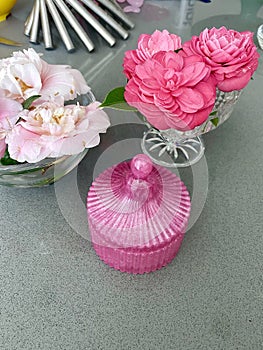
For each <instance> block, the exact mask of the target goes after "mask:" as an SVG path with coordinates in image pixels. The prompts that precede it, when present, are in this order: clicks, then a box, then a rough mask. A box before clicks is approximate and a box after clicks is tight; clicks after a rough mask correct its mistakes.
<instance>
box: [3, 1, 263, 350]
mask: <svg viewBox="0 0 263 350" xmlns="http://www.w3.org/2000/svg"><path fill="white" fill-rule="evenodd" d="M32 3H33V1H25V0H24V1H21V0H20V1H18V2H17V4H16V6H15V8H14V10H13V15H12V17H10V18H9V19H8V21H6V22H2V23H0V33H1V36H9V37H12V38H13V39H15V40H20V41H23V42H24V47H28V46H29V43H28V40H27V38H26V37H24V36H23V33H22V32H23V21H24V20H25V17H26V15H27V13H28V12H29V10H30V7H31V6H32ZM185 3H189V1H187V0H185ZM248 3H250V6H248ZM262 5H263V4H262ZM180 6H182V3H180V1H146V2H145V5H144V7H143V9H142V12H141V13H140V14H136V15H135V14H134V15H131V17H132V18H133V20H134V21H135V23H136V28H135V30H133V31H131V37H130V38H129V39H128V40H127V41H121V40H118V43H117V45H116V46H115V47H114V48H112V49H111V48H109V47H107V46H106V44H104V43H103V42H102V41H101V40H100V39H99V38H98V37H96V43H97V50H96V52H94V53H93V54H89V53H87V52H86V50H85V48H84V47H83V46H82V44H80V43H79V47H78V50H77V52H76V53H74V54H67V53H66V51H65V49H64V47H63V45H62V43H58V47H57V49H56V50H54V51H45V50H44V48H43V46H42V45H38V46H35V49H36V50H37V51H39V52H43V53H44V57H45V59H46V60H47V61H49V62H51V63H67V64H70V65H72V66H74V67H76V68H79V69H80V70H81V71H82V72H83V74H84V75H85V77H86V79H87V81H88V83H89V84H90V85H91V87H92V89H93V91H94V93H95V95H96V97H97V98H98V99H100V100H101V99H102V98H103V97H104V95H105V93H106V91H107V90H109V89H111V88H113V87H115V86H118V85H123V84H124V76H123V75H122V74H121V71H122V67H121V63H122V58H123V52H124V51H125V50H127V49H132V48H134V46H135V43H136V40H137V37H138V35H139V33H142V32H144V33H146V32H152V31H153V30H154V29H155V28H159V29H162V28H167V29H168V30H170V31H173V30H174V31H176V30H177V31H179V32H180V34H181V35H182V37H183V38H184V39H187V38H189V37H190V35H191V34H197V33H198V32H199V31H200V30H201V29H203V28H204V27H206V26H209V27H211V26H218V25H227V26H230V27H232V28H234V29H238V30H246V29H249V30H253V31H256V29H257V26H258V25H259V24H260V23H261V22H263V18H262V17H261V16H263V12H262V11H263V10H262V8H260V6H261V3H260V2H259V1H257V0H255V1H253V0H250V1H247V2H246V4H245V2H244V1H243V2H241V1H239V0H212V3H210V4H204V3H202V2H199V1H197V2H196V4H195V8H194V14H193V19H192V26H191V25H189V26H185V27H181V28H179V27H178V18H180V17H178V16H179V15H178V11H179V10H178V9H179V8H180ZM181 16H182V13H181ZM30 46H31V45H30ZM12 51H13V48H8V47H5V46H1V47H0V57H5V56H8V55H9V54H11V52H12ZM103 59H104V60H103ZM103 62H104V63H103ZM262 69H263V65H262V58H260V65H259V68H258V71H257V72H256V73H255V76H254V80H253V81H251V82H250V84H249V85H248V87H247V88H246V89H245V91H244V93H243V94H242V96H241V98H240V101H239V102H238V104H237V105H236V107H235V110H234V112H233V114H232V116H231V118H230V119H229V120H228V121H227V122H226V123H224V124H223V125H222V126H220V128H218V129H217V130H216V131H214V132H211V133H209V134H207V135H205V136H204V141H205V145H206V152H205V161H206V163H207V167H208V174H209V177H208V179H204V182H205V181H206V180H207V181H208V193H207V197H206V200H205V202H204V208H203V210H200V211H201V215H200V216H199V217H198V220H197V221H196V222H195V223H194V225H193V226H192V227H191V229H190V230H188V231H187V233H186V236H185V239H184V241H183V244H182V247H181V249H180V252H179V254H178V256H177V257H176V258H175V260H174V261H173V262H172V263H171V264H169V265H168V266H167V267H165V268H163V269H161V270H160V271H157V272H154V273H150V274H147V275H140V276H138V275H129V274H123V273H120V272H118V271H115V270H113V269H111V268H109V267H108V266H106V265H105V264H104V263H103V262H101V261H100V260H99V258H98V257H97V256H96V254H95V252H94V250H93V248H92V246H91V244H90V242H89V240H88V239H87V238H88V234H87V232H88V228H87V223H86V215H85V198H86V195H87V192H88V189H89V185H90V183H91V180H92V176H94V174H95V175H96V174H98V173H99V172H100V171H102V170H103V169H105V168H106V167H107V166H109V165H111V164H113V163H115V162H119V161H121V160H123V159H122V158H125V157H128V156H129V155H132V154H133V153H134V154H136V153H138V152H140V144H139V140H140V138H141V136H142V132H143V126H142V125H140V124H138V123H139V122H138V120H137V118H136V116H135V115H132V114H129V115H125V114H124V113H113V112H110V113H109V114H110V117H111V120H112V127H111V129H110V130H109V133H107V134H106V135H104V137H103V138H102V142H101V144H100V146H99V147H97V148H95V149H93V150H91V151H90V152H88V154H87V156H86V157H85V159H84V160H83V161H82V163H81V164H80V165H79V167H78V169H76V170H75V171H73V172H72V173H71V174H69V175H68V176H66V177H65V178H64V179H62V180H61V182H58V183H57V184H56V185H55V186H49V187H46V188H39V189H16V188H7V187H0V212H1V229H0V349H1V350H36V349H41V350H58V349H61V350H89V349H91V350H97V349H98V350H115V349H116V350H119V349H120V350H126V349H127V350H133V349H145V350H148V349H149V350H160V349H165V350H175V349H176V350H199V349H200V350H262V349H263V332H262V329H263V277H262V276H263V275H262V271H263V253H262V251H263V233H262V226H263V225H262V224H263V219H262V207H263V196H262V188H263V176H262V173H263V153H262V140H263V131H262V130H263V128H262V110H263V102H262V86H263V85H262V84H263V71H262ZM132 123H135V124H136V125H137V126H136V127H134V124H132ZM123 140H124V142H123ZM109 144H111V145H112V147H110V148H107V147H108V146H109ZM198 166H199V167H201V168H202V167H203V166H204V164H203V165H202V164H201V165H200V164H199V165H197V166H196V168H195V169H196V171H198ZM195 169H193V170H195ZM199 170H200V169H199ZM203 170H205V168H203ZM200 174H202V169H201V173H200ZM204 174H205V172H204ZM180 175H181V177H182V179H183V180H184V181H185V183H186V184H187V186H188V187H189V189H190V192H193V191H194V190H195V191H197V192H198V191H200V192H202V186H201V187H200V188H199V187H195V186H197V185H196V183H194V182H193V176H192V170H191V169H185V170H183V171H180ZM199 195H200V196H201V197H202V193H199ZM194 205H195V210H196V211H197V212H198V209H200V208H198V205H201V203H200V204H199V203H198V201H197V202H195V204H194ZM201 209H202V208H201Z"/></svg>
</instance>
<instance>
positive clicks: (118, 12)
mask: <svg viewBox="0 0 263 350" xmlns="http://www.w3.org/2000/svg"><path fill="white" fill-rule="evenodd" d="M60 13H61V14H62V15H63V19H62V17H61V16H60ZM79 16H80V17H81V18H82V19H83V20H85V21H86V22H87V23H88V24H89V26H90V27H91V30H95V31H96V32H97V33H98V34H99V35H100V36H101V37H102V38H103V39H104V40H105V41H106V42H107V43H108V45H109V46H113V45H115V43H116V41H117V38H118V37H120V38H121V39H127V38H128V36H129V32H128V29H132V28H133V27H134V24H133V22H132V21H131V20H130V19H129V18H128V16H127V15H126V14H125V13H124V12H123V11H122V9H121V8H120V7H119V6H117V5H116V4H115V3H114V0H97V1H96V0H35V1H34V5H33V7H32V10H31V12H30V13H29V15H28V17H27V19H26V21H25V28H24V34H25V35H26V36H28V37H29V41H30V42H31V43H33V44H38V43H39V38H40V35H39V34H40V30H41V31H42V37H43V41H44V45H45V48H46V49H47V50H48V49H53V48H54V45H53V39H52V30H51V29H52V26H53V25H55V26H56V28H57V30H58V33H59V35H60V37H61V39H62V41H63V43H64V45H65V47H66V49H67V51H68V52H72V51H74V50H75V46H74V44H73V42H72V40H71V37H70V34H69V32H68V30H67V28H66V26H65V24H64V22H63V21H64V19H65V20H66V21H67V22H68V24H69V25H70V26H71V27H72V29H73V30H74V31H75V33H76V34H77V35H78V37H79V38H80V40H81V41H82V42H83V43H84V45H85V46H86V48H87V49H88V51H90V52H91V51H93V50H94V48H95V45H94V43H93V41H92V40H91V38H90V37H89V35H88V34H87V33H86V31H85V29H84V27H83V26H82V25H81V24H80V23H79V22H80V21H79V18H78V17H79ZM50 20H51V21H50ZM105 25H106V26H105ZM115 33H116V34H117V38H116V37H115Z"/></svg>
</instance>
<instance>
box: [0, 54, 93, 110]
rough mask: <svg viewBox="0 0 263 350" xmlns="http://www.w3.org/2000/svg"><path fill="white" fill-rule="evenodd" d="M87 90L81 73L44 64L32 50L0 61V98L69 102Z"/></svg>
mask: <svg viewBox="0 0 263 350" xmlns="http://www.w3.org/2000/svg"><path fill="white" fill-rule="evenodd" d="M89 90H90V88H89V87H88V86H87V84H86V82H85V79H84V77H83V76H82V74H81V73H80V72H79V71H78V70H76V69H72V68H71V67H70V66H67V65H52V64H48V63H47V62H45V61H44V60H42V59H41V58H40V55H39V54H38V53H37V52H36V51H35V50H34V49H32V48H29V49H28V50H23V51H18V52H14V53H13V56H12V57H9V58H5V59H2V60H0V96H2V97H8V98H12V99H15V100H17V101H19V102H23V101H24V100H26V99H27V98H29V97H30V96H33V95H41V100H42V101H49V100H51V101H59V102H60V103H62V102H63V101H65V100H72V99H74V98H76V96H77V95H79V94H85V93H87V92H88V91H89ZM39 102H40V100H39V101H38V103H39Z"/></svg>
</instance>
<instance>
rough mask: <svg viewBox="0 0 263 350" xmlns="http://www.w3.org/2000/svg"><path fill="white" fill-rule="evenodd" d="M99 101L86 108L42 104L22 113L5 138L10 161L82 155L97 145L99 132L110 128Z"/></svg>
mask: <svg viewBox="0 0 263 350" xmlns="http://www.w3.org/2000/svg"><path fill="white" fill-rule="evenodd" d="M98 105H99V102H94V103H91V104H90V105H88V106H80V105H68V106H60V105H57V104H55V103H51V102H46V103H43V104H41V105H39V106H37V107H36V108H34V109H33V110H23V111H22V112H21V113H20V114H19V117H20V118H21V121H19V122H18V123H17V124H16V125H15V127H14V128H13V129H12V131H11V132H10V133H9V134H8V135H7V137H6V142H7V144H8V150H9V153H10V156H11V158H13V159H16V160H17V161H19V162H25V161H26V162H28V163H35V162H38V161H40V160H42V159H44V158H46V157H60V156H63V155H72V154H77V153H80V152H82V151H83V150H84V149H85V148H91V147H95V146H96V145H98V144H99V142H100V136H99V133H105V132H106V130H107V128H108V127H109V126H110V122H109V118H108V116H107V114H106V113H105V112H104V111H103V110H101V109H99V108H98Z"/></svg>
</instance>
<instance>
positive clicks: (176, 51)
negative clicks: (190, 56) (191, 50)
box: [174, 47, 183, 53]
mask: <svg viewBox="0 0 263 350" xmlns="http://www.w3.org/2000/svg"><path fill="white" fill-rule="evenodd" d="M181 50H183V48H182V47H181V48H180V49H176V50H174V52H175V53H178V52H180V51H181Z"/></svg>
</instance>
